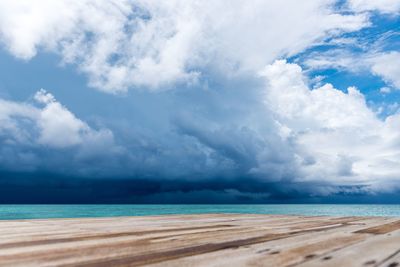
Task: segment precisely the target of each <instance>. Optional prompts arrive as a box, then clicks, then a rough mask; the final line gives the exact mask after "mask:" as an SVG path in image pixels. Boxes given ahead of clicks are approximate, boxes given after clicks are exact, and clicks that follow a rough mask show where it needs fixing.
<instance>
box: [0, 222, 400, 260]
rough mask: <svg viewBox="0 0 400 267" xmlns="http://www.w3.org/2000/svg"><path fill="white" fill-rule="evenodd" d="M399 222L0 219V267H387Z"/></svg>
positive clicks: (397, 254) (399, 241)
mask: <svg viewBox="0 0 400 267" xmlns="http://www.w3.org/2000/svg"><path fill="white" fill-rule="evenodd" d="M399 230H400V219H399V218H387V217H325V216H320V217H315V216H313V217H311V216H286V215H285V216H280V215H249V214H202V215H164V216H143V217H141V216H138V217H112V218H79V219H46V220H10V221H0V231H1V235H0V265H1V266H335V267H339V266H390V267H395V266H398V265H399V263H400V231H399Z"/></svg>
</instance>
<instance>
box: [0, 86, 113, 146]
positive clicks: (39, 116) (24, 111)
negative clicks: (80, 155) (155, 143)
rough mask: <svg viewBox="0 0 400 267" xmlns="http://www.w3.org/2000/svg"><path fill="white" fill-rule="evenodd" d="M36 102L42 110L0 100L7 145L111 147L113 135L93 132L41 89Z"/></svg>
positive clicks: (0, 121) (1, 126) (0, 129)
mask: <svg viewBox="0 0 400 267" xmlns="http://www.w3.org/2000/svg"><path fill="white" fill-rule="evenodd" d="M34 98H35V100H36V101H37V102H38V103H40V104H42V105H43V107H37V106H35V105H32V104H29V103H19V102H13V101H7V100H3V99H0V134H2V135H4V136H6V137H7V138H8V141H7V143H15V144H17V145H30V146H36V145H43V146H48V147H50V148H67V147H72V146H76V145H85V143H87V142H93V140H95V142H98V143H99V144H101V143H107V144H112V143H113V135H112V132H111V131H109V130H107V129H102V130H94V129H92V128H90V127H89V126H88V125H87V124H86V123H85V122H83V121H82V120H80V119H78V118H77V117H76V116H75V115H74V114H73V113H71V112H70V111H69V110H68V109H67V108H65V107H64V106H62V105H61V104H60V103H59V102H57V101H56V99H55V98H54V96H53V95H51V94H50V93H47V92H46V91H45V90H43V89H41V90H39V91H38V92H37V93H36V94H35V97H34Z"/></svg>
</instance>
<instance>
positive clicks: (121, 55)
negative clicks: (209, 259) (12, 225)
mask: <svg viewBox="0 0 400 267" xmlns="http://www.w3.org/2000/svg"><path fill="white" fill-rule="evenodd" d="M399 14H400V0H381V1H376V0H338V1H335V0H310V1H297V0H270V1H263V0H252V1H244V0H233V1H231V0H215V1H197V0H171V1H161V0H107V1H106V0H96V1H93V0H59V1H52V0H43V1H33V0H21V1H14V0H2V1H0V203H207V204H211V203H399V202H400V16H399Z"/></svg>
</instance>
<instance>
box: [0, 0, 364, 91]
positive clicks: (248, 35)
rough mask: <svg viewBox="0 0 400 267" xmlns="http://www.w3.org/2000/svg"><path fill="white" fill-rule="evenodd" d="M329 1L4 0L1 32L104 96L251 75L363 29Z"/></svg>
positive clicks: (360, 20) (14, 49)
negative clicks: (66, 66) (217, 74)
mask: <svg viewBox="0 0 400 267" xmlns="http://www.w3.org/2000/svg"><path fill="white" fill-rule="evenodd" d="M334 2H335V1H333V0H316V1H306V2H301V3H300V2H299V1H295V0H287V1H278V0H273V1H252V2H251V3H249V2H248V1H233V2H232V1H223V0H219V1H211V2H209V1H208V2H205V1H195V0H192V1H187V0H184V1H183V0H182V1H180V0H175V1H157V0H151V1H141V0H138V1H129V0H112V1H90V0H82V1H81V0H61V1H50V0H43V1H40V2H38V1H33V0H22V1H14V0H4V1H0V36H1V41H2V42H3V43H4V45H5V46H6V47H7V48H8V50H9V51H10V52H11V53H12V54H14V55H15V56H17V57H20V58H23V59H26V60H28V59H30V58H32V57H34V56H35V55H36V54H37V53H38V51H40V50H47V51H51V52H55V53H57V54H60V55H61V57H62V58H63V61H64V62H67V63H72V64H75V65H77V66H78V68H79V69H80V71H82V72H84V73H86V74H87V75H88V76H89V83H90V85H91V86H94V87H97V88H99V89H101V90H104V91H107V92H117V91H124V90H127V88H129V87H141V86H146V87H148V88H149V89H159V88H160V87H165V86H167V85H168V84H171V83H175V82H179V81H186V82H187V81H193V80H195V79H196V77H198V75H201V70H202V68H203V67H204V66H207V65H208V64H212V65H213V66H217V67H219V68H222V69H223V70H224V71H226V72H229V71H234V70H245V71H246V70H250V71H258V70H259V69H260V68H261V67H262V66H264V65H265V64H269V63H270V62H272V61H273V60H274V59H275V58H277V57H281V56H285V55H293V54H296V53H298V52H300V51H302V50H303V49H305V48H307V47H309V46H310V45H312V44H313V43H314V42H316V41H319V40H321V39H323V38H324V37H327V36H332V35H336V34H338V33H341V32H346V31H355V30H358V29H360V28H362V27H364V26H366V25H368V21H367V17H366V16H365V15H363V14H356V15H341V14H337V13H335V10H334V7H333V4H334ZM289 7H290V8H289ZM276 25H279V27H277V26H276ZM254 40H257V42H254Z"/></svg>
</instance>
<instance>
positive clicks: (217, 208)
mask: <svg viewBox="0 0 400 267" xmlns="http://www.w3.org/2000/svg"><path fill="white" fill-rule="evenodd" d="M198 213H255V214H296V215H330V216H399V217H400V205H343V204H338V205H327V204H324V205H311V204H307V205H296V204H288V205H0V219H1V220H13V219H41V218H81V217H113V216H143V215H162V214H198Z"/></svg>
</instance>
